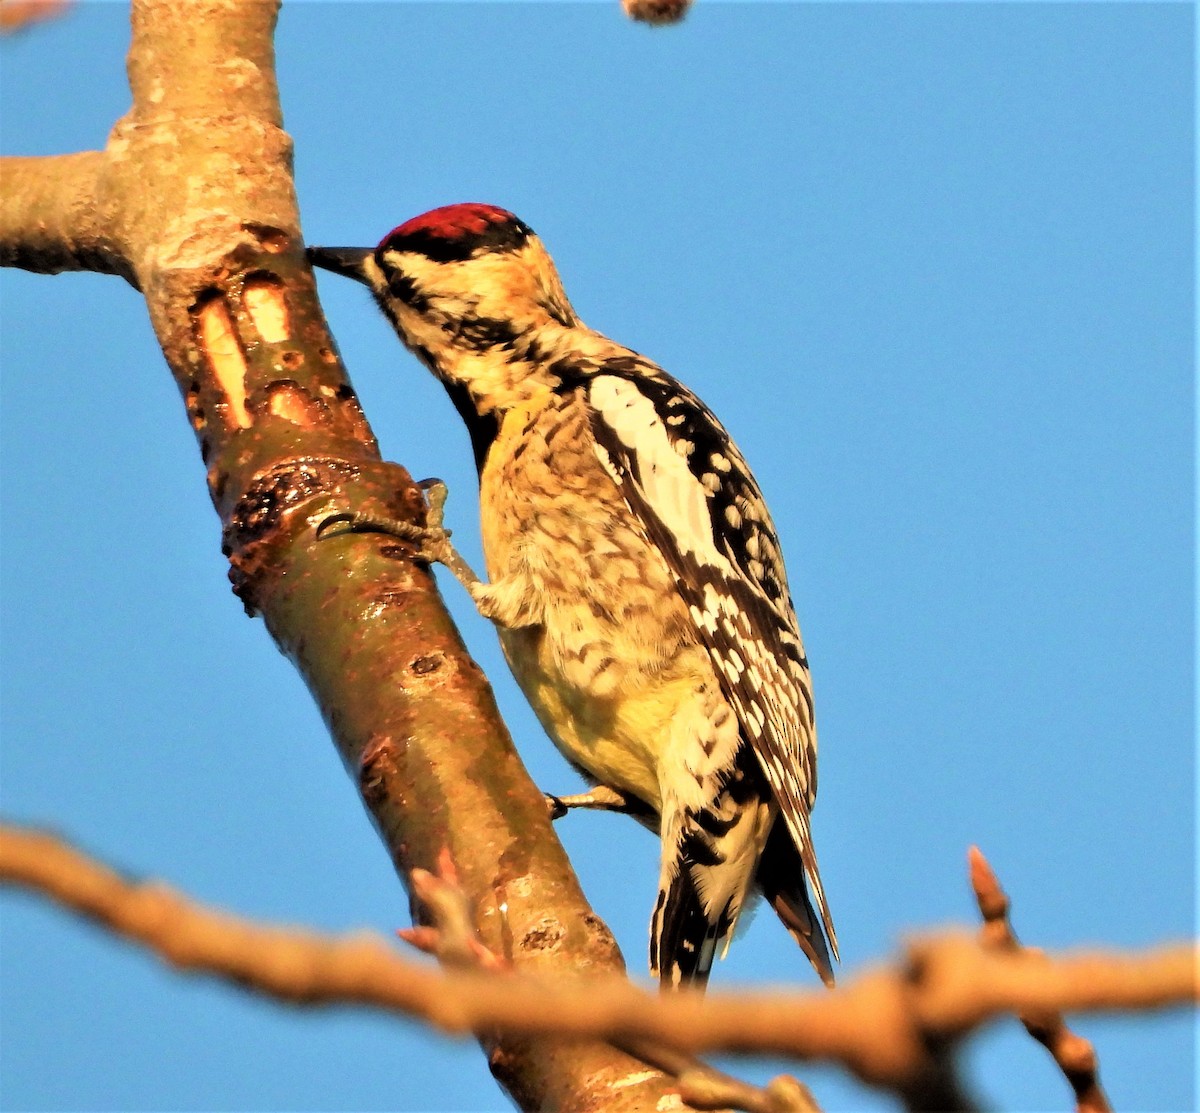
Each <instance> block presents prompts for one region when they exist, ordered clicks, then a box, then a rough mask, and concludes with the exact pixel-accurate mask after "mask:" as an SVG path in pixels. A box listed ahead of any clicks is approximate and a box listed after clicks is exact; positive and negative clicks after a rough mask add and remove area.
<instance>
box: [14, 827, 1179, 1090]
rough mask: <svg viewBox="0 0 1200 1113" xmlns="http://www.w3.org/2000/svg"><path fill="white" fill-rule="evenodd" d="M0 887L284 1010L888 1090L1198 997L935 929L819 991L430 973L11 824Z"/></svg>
mask: <svg viewBox="0 0 1200 1113" xmlns="http://www.w3.org/2000/svg"><path fill="white" fill-rule="evenodd" d="M0 877H2V878H4V879H6V880H8V881H9V882H12V883H15V884H19V885H22V886H24V887H26V888H29V889H33V890H35V891H38V892H41V893H43V894H45V895H48V896H51V897H53V898H54V899H55V900H57V901H59V902H60V903H62V904H64V905H66V906H67V907H70V908H72V909H73V910H75V911H77V912H81V913H83V914H84V915H87V916H89V917H91V918H92V919H95V920H97V921H99V922H100V923H102V924H104V925H105V926H107V927H109V928H110V929H111V930H113V931H116V932H119V933H121V934H123V935H126V936H127V937H129V938H131V939H135V940H137V941H138V942H140V943H142V944H144V945H145V946H147V947H149V948H151V949H153V950H155V951H157V952H158V953H160V954H161V955H162V956H163V957H164V958H166V959H167V960H168V961H170V962H172V963H174V964H175V965H177V966H181V967H183V968H185V969H191V970H203V971H206V972H208V973H214V974H219V975H221V976H224V977H227V978H230V979H232V980H234V981H236V982H238V983H239V984H242V985H250V986H253V987H255V988H257V989H260V990H262V991H263V992H266V993H269V994H271V995H273V996H277V997H281V998H284V999H287V1000H291V1001H296V1002H301V1003H304V1004H310V1005H313V1004H331V1003H357V1004H365V1005H372V1006H377V1007H380V1008H385V1009H388V1010H391V1011H395V1012H402V1013H407V1014H411V1015H416V1016H420V1017H423V1018H424V1019H426V1020H428V1021H429V1022H430V1023H431V1024H434V1025H436V1026H437V1027H439V1028H441V1029H442V1030H444V1031H447V1032H452V1033H467V1032H475V1033H479V1032H485V1031H488V1030H491V1029H496V1028H502V1029H504V1030H506V1031H508V1032H511V1033H521V1034H523V1035H526V1036H537V1035H545V1034H554V1035H556V1036H563V1035H569V1036H573V1037H591V1038H596V1037H599V1038H603V1039H611V1040H619V1041H629V1040H647V1041H653V1042H655V1043H657V1044H660V1045H662V1046H665V1047H671V1048H675V1049H677V1050H680V1051H685V1052H689V1053H696V1052H701V1051H717V1050H724V1051H734V1052H741V1053H766V1054H775V1055H787V1056H791V1057H793V1058H796V1059H803V1060H824V1061H829V1062H835V1063H840V1064H841V1065H843V1066H844V1067H846V1068H847V1069H849V1070H850V1071H852V1072H853V1073H854V1074H855V1075H856V1076H857V1077H859V1078H860V1079H862V1080H863V1081H865V1082H869V1083H871V1084H873V1085H876V1086H882V1087H887V1088H889V1089H893V1090H895V1091H897V1092H900V1093H902V1094H908V1093H909V1092H910V1090H911V1088H912V1086H913V1084H914V1079H917V1078H919V1077H920V1075H921V1072H922V1071H923V1070H925V1069H926V1068H927V1065H928V1060H927V1056H928V1052H927V1050H926V1048H927V1045H928V1043H929V1042H930V1041H948V1040H955V1039H958V1038H960V1037H961V1036H963V1035H964V1034H966V1033H967V1032H969V1031H972V1030H974V1029H975V1028H978V1027H979V1026H981V1025H983V1024H985V1023H986V1022H988V1021H989V1020H991V1019H993V1018H995V1017H997V1016H1000V1015H1004V1014H1009V1013H1014V1012H1016V1013H1023V1012H1026V1011H1029V1010H1039V1011H1047V1010H1059V1011H1071V1012H1080V1011H1096V1012H1111V1011H1115V1010H1129V1009H1141V1010H1145V1009H1158V1008H1165V1007H1168V1006H1172V1005H1182V1004H1185V1003H1189V1002H1195V1001H1196V1000H1197V999H1200V974H1198V972H1197V958H1198V953H1197V950H1196V948H1194V947H1192V946H1187V945H1179V946H1172V947H1163V948H1160V949H1158V950H1155V951H1150V952H1146V953H1144V954H1119V953H1116V952H1110V953H1104V954H1081V955H1067V956H1059V957H1054V956H1047V957H1041V956H1030V955H1028V954H1026V953H1024V952H1013V951H1007V952H997V951H996V950H995V949H994V948H991V947H987V946H985V945H983V944H981V943H979V942H978V941H976V940H974V939H972V938H970V937H968V936H967V935H965V934H962V935H942V936H938V937H929V938H925V939H922V940H919V941H917V942H915V943H913V944H912V945H911V946H910V947H909V952H908V956H907V959H906V960H905V962H903V963H902V964H901V965H900V967H899V968H898V969H893V970H883V969H881V970H876V971H873V972H869V973H866V974H863V975H860V976H858V977H857V978H853V979H850V980H848V981H847V982H845V983H843V984H842V986H840V987H839V988H838V989H837V990H835V991H833V992H825V991H822V992H804V993H794V994H780V993H769V994H744V995H736V996H735V995H729V994H716V993H714V994H710V995H709V996H707V997H704V996H702V995H700V994H695V993H677V994H667V995H663V994H659V993H656V992H646V991H643V990H640V989H637V988H636V987H634V986H632V985H631V984H630V983H629V982H628V981H626V980H625V979H624V978H618V977H613V976H611V975H605V976H596V977H592V978H588V979H587V980H586V982H584V981H581V980H579V979H577V978H576V979H561V978H560V979H556V980H553V981H552V980H548V979H546V978H534V977H522V976H519V975H516V974H513V973H505V972H495V971H493V972H485V971H479V970H475V969H467V970H464V969H459V970H452V971H449V972H446V973H442V972H438V971H436V970H432V969H429V968H426V967H422V966H417V965H414V964H412V963H409V962H406V961H404V960H403V959H401V958H400V957H399V956H398V955H397V954H396V953H395V951H394V950H393V949H392V948H391V947H389V946H388V945H387V944H386V943H385V942H384V941H383V940H382V939H378V938H375V937H371V936H357V937H352V938H346V939H341V940H338V939H326V938H321V937H318V936H315V935H309V934H306V933H303V932H300V931H296V930H283V929H271V928H262V927H257V926H254V925H250V924H247V923H244V922H242V921H238V920H235V919H233V918H231V917H229V916H227V915H223V914H218V913H214V912H210V911H207V910H204V909H201V908H199V907H197V906H195V905H193V904H191V903H189V902H188V901H186V900H185V899H184V898H182V897H180V896H178V895H176V894H174V893H172V892H170V891H169V890H168V889H166V888H165V887H162V886H159V885H137V884H132V883H130V882H128V881H125V880H123V879H122V878H120V877H118V876H117V875H116V874H114V873H112V872H111V871H110V870H108V869H107V868H105V867H103V866H101V865H99V864H97V863H95V862H93V861H92V860H90V859H88V858H86V857H84V856H83V855H81V854H79V853H78V852H77V851H74V850H72V849H70V848H69V847H66V846H65V845H63V844H62V843H60V842H59V841H57V840H56V839H53V838H51V837H50V836H47V835H44V834H39V833H34V832H28V831H23V830H21V829H19V828H12V827H5V828H2V829H0ZM609 1108H611V1106H609Z"/></svg>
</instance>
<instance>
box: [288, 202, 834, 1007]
mask: <svg viewBox="0 0 1200 1113" xmlns="http://www.w3.org/2000/svg"><path fill="white" fill-rule="evenodd" d="M309 259H310V260H311V262H312V263H313V264H315V265H317V266H319V267H323V268H326V269H328V270H331V271H335V272H337V273H339V274H342V275H345V276H348V277H350V278H353V279H356V280H357V281H359V282H361V283H363V284H364V285H366V286H367V287H368V288H369V289H370V291H371V293H372V294H373V295H374V298H375V301H376V302H377V303H378V304H379V307H380V308H381V309H382V310H383V312H384V313H385V314H386V315H387V317H388V319H389V320H390V321H391V323H392V325H393V326H394V327H395V329H396V332H397V333H398V334H399V337H400V339H401V340H402V341H403V343H404V344H405V345H406V346H407V347H408V348H409V350H410V351H412V352H413V353H414V354H415V355H416V356H417V358H418V359H420V361H421V362H422V363H424V364H425V365H426V367H428V368H429V370H431V371H432V372H433V374H434V375H435V376H436V377H437V378H438V379H440V380H441V382H442V383H443V384H444V385H445V387H446V389H447V391H448V392H449V395H450V397H451V399H452V400H453V402H454V404H455V406H456V408H457V409H458V412H459V413H460V415H461V416H462V418H463V419H464V421H465V423H466V425H467V428H468V430H469V432H470V437H471V443H472V447H473V450H474V454H475V462H476V464H477V466H478V471H479V482H480V510H481V520H482V539H483V552H484V557H485V561H486V565H487V574H488V580H487V582H483V581H480V580H478V579H477V578H476V577H475V576H474V574H473V573H471V571H470V569H469V568H468V567H467V566H466V565H465V564H464V562H462V560H461V559H460V558H459V557H458V556H457V554H456V553H454V552H453V550H452V549H450V547H449V543H448V541H446V540H445V539H446V538H447V537H448V534H447V533H446V531H444V530H441V527H440V519H441V500H442V499H444V489H442V490H441V491H440V492H439V493H438V494H439V497H438V498H437V499H435V500H433V502H434V505H433V506H432V510H433V513H431V521H430V526H429V530H428V532H427V533H426V534H424V535H423V536H424V537H425V539H426V540H427V541H430V546H429V547H428V549H427V550H426V551H427V552H428V553H429V554H431V559H437V560H440V561H441V562H442V563H444V564H446V565H447V566H449V567H450V568H451V570H452V571H453V572H454V573H455V575H456V576H457V577H458V579H459V580H460V581H461V582H462V583H463V585H464V586H465V587H466V589H467V590H468V591H469V592H470V595H471V597H472V599H473V600H474V602H475V604H476V606H477V607H478V609H479V611H480V613H482V614H483V615H484V616H485V617H487V618H489V619H490V620H491V621H492V622H493V623H494V624H495V626H496V627H497V630H498V633H499V637H500V641H501V644H502V646H503V650H504V654H505V656H506V658H507V660H508V663H509V666H510V668H511V669H512V672H513V675H514V676H515V678H516V680H517V683H518V684H519V685H520V687H521V689H522V690H523V691H524V693H525V695H526V697H527V698H528V699H529V702H530V703H531V704H532V706H533V708H534V711H535V712H536V713H537V716H538V718H539V720H540V721H541V723H542V725H543V726H544V727H545V729H546V732H547V733H548V734H549V736H550V738H551V739H552V740H553V741H554V743H555V744H556V745H557V747H558V748H559V750H561V751H562V753H563V754H564V756H565V757H566V758H567V759H568V760H569V761H570V762H571V763H572V764H573V765H574V766H575V767H576V768H577V769H578V770H580V772H581V773H583V775H584V776H585V777H586V778H587V779H588V780H589V781H590V782H591V783H592V784H593V785H594V786H596V787H595V791H594V793H591V794H583V795H581V796H579V797H574V798H570V797H568V798H564V802H565V803H567V804H579V805H582V806H601V807H614V808H619V809H620V810H625V811H629V812H631V813H632V814H634V815H635V816H637V817H638V818H640V819H641V820H642V822H644V823H645V824H646V825H647V826H650V827H651V828H652V829H653V830H656V831H657V832H658V833H659V835H660V837H661V840H662V857H661V868H660V875H659V889H658V897H657V900H656V902H655V906H654V912H653V917H652V920H651V925H650V968H651V971H652V973H653V974H654V975H656V976H657V977H659V978H660V979H661V982H662V984H663V985H664V986H666V987H671V986H676V985H681V984H688V983H692V984H698V985H700V986H703V985H704V984H705V982H706V981H707V979H708V975H709V970H710V968H711V966H712V962H713V958H714V956H715V954H716V952H717V949H718V948H719V947H720V948H722V954H723V953H724V950H727V949H728V945H729V941H730V939H731V938H732V935H733V931H734V928H735V926H736V924H737V922H738V916H739V914H740V913H741V912H742V910H743V909H744V908H745V907H746V905H747V904H748V902H749V901H750V900H751V898H752V897H753V896H755V894H756V893H757V892H761V893H762V894H763V896H765V898H766V899H767V901H768V902H769V903H770V904H771V905H772V907H773V908H774V909H775V911H776V913H777V914H778V915H779V917H780V919H781V920H782V921H783V923H784V925H785V926H786V927H787V929H788V931H789V932H790V933H791V934H792V936H793V937H794V938H795V939H796V941H797V942H798V943H799V945H800V947H801V948H802V949H803V951H804V953H805V954H806V955H807V956H808V958H809V960H810V961H811V962H812V964H813V966H814V967H815V969H816V971H817V972H818V974H819V975H820V976H821V979H822V980H823V981H824V982H825V983H826V984H830V985H831V984H832V983H833V968H832V961H831V957H830V956H831V954H832V956H833V958H835V959H836V958H837V953H838V952H837V939H836V936H835V934H834V928H833V921H832V919H831V918H830V914H829V909H828V905H827V903H826V900H825V893H824V890H823V888H822V885H821V877H820V872H819V870H818V867H817V858H816V854H815V852H814V849H813V842H812V834H811V830H810V825H809V814H810V812H811V809H812V806H813V802H814V799H815V797H816V790H817V771H816V759H817V736H816V728H815V722H814V718H813V701H812V686H811V681H810V676H809V666H808V660H807V658H806V656H805V652H804V647H803V643H802V642H801V638H800V630H799V626H798V623H797V620H796V614H795V610H794V609H793V606H792V600H791V596H790V594H789V590H788V584H787V576H786V573H785V570H784V565H783V559H782V556H781V554H780V548H779V542H778V540H777V538H776V534H775V528H774V526H773V524H772V522H771V517H770V515H769V514H768V512H767V507H766V504H765V502H764V500H763V496H762V493H761V491H760V490H759V486H758V483H757V482H756V480H755V478H754V476H753V475H752V474H751V472H750V469H749V467H748V466H747V464H746V461H745V460H744V459H743V457H742V454H741V452H740V451H739V450H738V448H737V447H736V445H734V443H733V441H732V440H731V439H730V437H729V434H728V433H727V432H726V431H725V429H724V428H723V427H722V425H721V423H720V422H719V421H718V420H717V419H716V417H715V416H714V415H713V414H712V413H711V412H710V411H709V410H708V408H707V407H706V406H705V405H704V404H703V403H702V402H701V401H700V399H699V398H697V397H696V395H694V394H693V393H692V392H691V391H690V390H688V389H687V387H685V386H683V385H682V384H681V383H679V382H677V381H676V380H675V379H673V378H672V377H671V376H670V375H668V374H667V373H666V372H665V371H663V370H662V368H660V367H658V366H657V365H656V364H654V363H652V362H651V361H650V360H648V359H646V358H645V357H643V356H641V355H639V354H638V353H637V352H635V351H632V350H631V349H629V348H626V347H623V346H622V345H620V344H617V343H614V342H613V341H612V340H609V339H608V338H607V337H605V336H602V335H601V334H600V333H598V332H596V331H594V330H593V329H590V328H588V327H587V326H586V325H584V324H583V322H582V321H580V320H579V318H578V317H577V316H576V314H575V311H574V309H573V308H572V307H571V303H570V302H569V301H568V300H567V296H566V293H565V292H564V290H563V286H562V283H561V281H560V280H559V277H558V273H557V271H556V269H555V266H554V263H553V262H552V261H551V259H550V256H549V255H548V254H547V252H546V250H545V248H544V247H543V246H542V243H541V241H540V240H539V239H538V237H537V236H536V235H535V234H534V233H533V231H532V230H531V229H530V228H529V226H528V225H527V224H525V223H524V222H523V221H521V220H519V219H518V218H517V217H516V216H514V215H513V214H512V213H510V212H507V211H506V210H504V209H500V208H496V207H495V206H492V205H484V204H458V205H448V206H445V207H443V208H439V209H434V210H433V211H431V212H428V213H425V214H423V215H421V216H417V217H414V218H413V219H411V220H409V221H407V222H406V223H404V224H401V225H400V226H399V227H397V228H395V229H394V230H392V231H391V232H389V233H388V234H387V235H386V236H385V237H384V238H383V240H382V241H381V242H380V243H379V245H378V246H377V247H375V248H325V247H314V248H310V249H309ZM410 528H411V527H410ZM439 539H440V543H435V542H437V541H438V540H439ZM810 893H811V899H810ZM814 901H815V906H816V907H815V909H814Z"/></svg>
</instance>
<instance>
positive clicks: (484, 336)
mask: <svg viewBox="0 0 1200 1113" xmlns="http://www.w3.org/2000/svg"><path fill="white" fill-rule="evenodd" d="M519 335H520V333H519V332H518V331H517V330H516V329H515V328H513V326H512V323H511V322H509V321H504V320H500V319H499V318H496V317H464V318H463V319H462V320H461V321H460V322H459V323H458V338H459V340H460V341H462V342H463V343H464V344H465V345H466V346H467V347H469V348H474V349H475V350H476V351H479V352H482V351H486V350H487V349H488V348H512V347H513V346H514V345H515V344H516V342H517V337H518V336H519Z"/></svg>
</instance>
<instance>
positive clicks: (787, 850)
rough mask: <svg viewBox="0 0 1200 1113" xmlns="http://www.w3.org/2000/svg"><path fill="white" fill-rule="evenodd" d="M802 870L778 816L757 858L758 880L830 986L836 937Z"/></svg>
mask: <svg viewBox="0 0 1200 1113" xmlns="http://www.w3.org/2000/svg"><path fill="white" fill-rule="evenodd" d="M804 874H805V870H804V861H803V859H802V857H801V855H800V852H799V851H798V850H797V849H796V845H795V843H793V842H792V838H791V835H790V833H789V831H788V827H787V824H786V823H785V822H784V821H783V819H782V818H780V819H779V820H778V821H777V822H776V823H775V826H774V827H773V828H772V829H771V834H770V836H769V837H768V838H767V845H766V848H765V849H764V850H763V856H762V859H761V860H760V861H759V864H758V884H759V886H760V887H761V888H762V891H763V896H764V897H765V898H766V899H767V901H768V902H769V903H770V905H771V907H772V908H774V909H775V912H776V914H777V915H778V916H779V918H780V920H782V921H783V926H784V927H786V928H787V929H788V931H789V932H790V933H791V935H792V938H793V939H795V940H796V942H797V943H799V944H800V949H801V950H802V951H803V952H804V953H805V954H806V955H807V956H808V960H809V962H811V963H812V964H813V967H814V968H815V969H816V971H817V973H818V974H819V975H820V976H821V981H823V982H824V983H825V984H826V985H827V986H832V985H833V981H834V979H833V960H834V958H836V956H837V940H836V938H835V937H834V936H833V925H832V924H831V923H829V920H828V918H827V916H825V917H823V916H820V915H818V913H817V910H816V909H815V908H814V907H813V903H812V899H811V898H810V896H809V892H808V885H807V883H806V882H805V879H804ZM823 921H824V924H825V926H826V930H828V931H829V933H830V937H829V939H828V940H826V937H825V930H822V922H823ZM831 948H832V950H833V955H832V956H831V955H830V950H831Z"/></svg>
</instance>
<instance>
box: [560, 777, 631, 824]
mask: <svg viewBox="0 0 1200 1113" xmlns="http://www.w3.org/2000/svg"><path fill="white" fill-rule="evenodd" d="M545 797H546V810H547V811H548V812H549V813H550V818H551V820H555V819H562V817H563V816H564V815H566V814H567V812H569V811H570V810H571V809H572V808H587V809H589V810H592V811H603V812H620V813H621V814H623V815H632V816H635V817H636V818H639V819H644V818H648V817H650V816H652V815H653V811H652V809H650V808H648V807H647V806H646V805H645V804H644V803H642V801H641V800H639V799H638V798H637V797H636V796H633V795H631V794H630V793H627V792H621V791H620V790H619V789H615V788H610V787H609V786H608V785H596V786H595V788H593V789H591V790H590V791H588V792H576V793H574V794H572V795H571V796H552V795H551V794H550V793H548V792H547V793H545Z"/></svg>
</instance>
